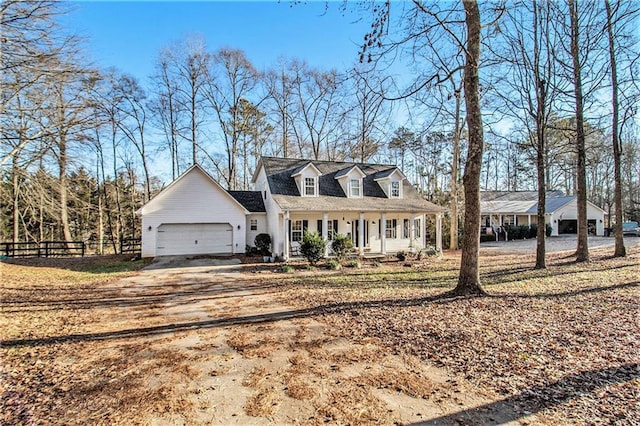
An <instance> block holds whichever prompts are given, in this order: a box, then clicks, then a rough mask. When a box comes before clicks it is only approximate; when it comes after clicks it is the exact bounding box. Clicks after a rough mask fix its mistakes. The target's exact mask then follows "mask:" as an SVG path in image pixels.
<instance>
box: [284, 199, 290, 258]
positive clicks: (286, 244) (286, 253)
mask: <svg viewBox="0 0 640 426" xmlns="http://www.w3.org/2000/svg"><path fill="white" fill-rule="evenodd" d="M282 222H283V223H284V232H283V234H284V258H285V259H287V260H288V259H289V253H291V243H290V242H289V240H290V239H291V237H290V236H289V229H290V228H291V227H290V226H289V211H288V210H287V211H286V212H285V213H284V220H283V221H282Z"/></svg>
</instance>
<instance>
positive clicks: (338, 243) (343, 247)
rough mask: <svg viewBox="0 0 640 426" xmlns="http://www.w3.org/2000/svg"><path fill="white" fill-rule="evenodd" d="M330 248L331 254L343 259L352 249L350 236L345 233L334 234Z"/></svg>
mask: <svg viewBox="0 0 640 426" xmlns="http://www.w3.org/2000/svg"><path fill="white" fill-rule="evenodd" d="M331 249H332V250H333V255H334V256H335V257H336V259H338V260H344V259H345V258H346V257H347V255H348V254H349V253H351V251H352V250H353V241H351V238H349V237H347V236H346V235H342V234H336V235H335V236H334V237H333V242H332V243H331Z"/></svg>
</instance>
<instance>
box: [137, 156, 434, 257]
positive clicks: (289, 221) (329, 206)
mask: <svg viewBox="0 0 640 426" xmlns="http://www.w3.org/2000/svg"><path fill="white" fill-rule="evenodd" d="M252 184H253V187H254V189H255V191H226V190H225V189H223V188H222V187H221V186H220V185H219V184H218V183H217V182H216V181H215V180H214V179H213V178H212V177H211V176H210V175H208V174H207V173H206V172H205V171H204V170H203V169H202V168H201V167H200V166H198V165H195V166H193V167H191V168H190V169H189V170H187V171H186V172H185V173H184V174H182V175H181V176H180V177H179V178H178V179H176V180H175V181H174V182H173V183H172V184H171V185H169V186H168V187H167V188H165V189H164V190H163V191H161V192H160V193H159V194H158V195H157V196H155V197H154V198H153V199H152V200H151V201H149V202H148V203H147V204H146V205H144V206H143V207H142V208H141V209H140V210H139V211H138V213H139V214H141V215H142V256H143V257H152V256H162V255H173V254H234V253H244V252H245V248H246V246H253V241H254V239H255V236H256V235H257V234H259V233H267V234H269V235H270V236H271V240H272V251H273V253H274V255H279V256H283V257H284V258H289V257H290V256H291V255H292V254H296V252H297V249H298V247H299V244H300V242H301V241H302V235H303V232H304V231H305V230H308V231H316V232H318V233H319V234H320V235H321V236H322V237H323V238H324V239H325V240H327V241H328V242H330V241H332V240H333V238H334V235H335V234H337V233H340V234H344V235H347V236H349V237H350V238H351V239H352V240H353V242H354V245H355V247H356V249H357V251H358V253H359V254H365V253H380V254H386V253H395V252H398V251H401V250H419V249H421V248H424V247H425V246H426V244H427V238H426V232H425V231H426V228H425V223H426V218H427V216H428V215H432V216H434V217H435V219H436V236H435V239H436V241H435V245H436V248H437V249H438V250H441V248H442V244H441V239H442V232H441V227H442V214H443V212H444V209H443V208H442V207H439V206H436V205H435V204H433V203H430V202H428V201H426V200H424V199H423V198H422V197H421V196H420V194H418V192H417V191H416V190H415V188H414V187H413V186H412V185H411V184H410V183H409V182H408V181H407V179H406V178H405V176H404V175H403V174H402V172H401V171H400V170H399V169H398V168H397V167H396V166H392V165H380V164H360V163H343V162H331V161H315V160H297V159H285V158H274V157H263V158H261V159H260V161H259V163H258V165H257V168H256V172H255V174H254V176H253V179H252Z"/></svg>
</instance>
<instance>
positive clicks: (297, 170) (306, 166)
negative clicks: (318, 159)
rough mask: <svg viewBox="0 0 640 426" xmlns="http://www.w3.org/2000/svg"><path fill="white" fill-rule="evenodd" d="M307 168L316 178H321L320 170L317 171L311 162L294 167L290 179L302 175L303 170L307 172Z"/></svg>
mask: <svg viewBox="0 0 640 426" xmlns="http://www.w3.org/2000/svg"><path fill="white" fill-rule="evenodd" d="M309 168H310V169H312V170H313V171H314V172H315V174H316V175H317V176H321V175H322V172H321V171H320V170H318V168H317V167H316V166H314V165H313V163H312V162H311V161H309V162H308V163H307V164H304V165H302V166H299V167H296V168H295V169H294V170H293V172H291V177H296V176H300V175H301V174H302V173H304V171H305V170H307V169H309Z"/></svg>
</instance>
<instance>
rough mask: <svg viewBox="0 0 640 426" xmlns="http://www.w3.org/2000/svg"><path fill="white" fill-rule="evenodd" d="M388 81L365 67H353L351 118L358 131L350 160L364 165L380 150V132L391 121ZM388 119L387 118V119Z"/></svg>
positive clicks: (350, 79)
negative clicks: (386, 99)
mask: <svg viewBox="0 0 640 426" xmlns="http://www.w3.org/2000/svg"><path fill="white" fill-rule="evenodd" d="M386 80H387V79H386V78H380V77H379V76H377V75H376V74H375V73H374V72H373V71H371V70H366V69H365V68H364V66H362V65H359V66H356V67H354V68H353V69H352V70H351V72H350V76H349V82H350V83H351V92H352V94H351V96H352V97H353V98H354V100H355V105H353V106H352V107H351V111H350V113H351V114H350V115H352V116H353V120H352V122H353V123H355V126H354V127H355V128H356V130H357V132H356V134H355V135H354V136H353V139H354V144H353V146H352V148H351V151H352V152H351V154H350V157H351V158H353V159H357V160H358V161H360V162H362V163H365V162H367V161H368V160H369V158H371V156H372V155H373V154H375V153H376V152H377V151H378V149H379V148H380V142H381V140H380V139H381V136H380V133H382V132H381V130H382V127H383V126H384V125H385V122H387V121H388V120H389V102H387V101H385V93H386V91H387V85H388V83H387V81H386ZM385 117H386V118H385Z"/></svg>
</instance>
